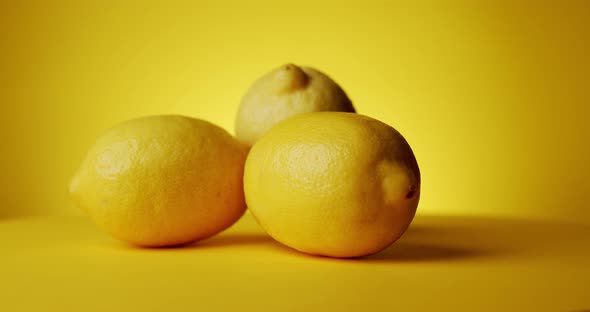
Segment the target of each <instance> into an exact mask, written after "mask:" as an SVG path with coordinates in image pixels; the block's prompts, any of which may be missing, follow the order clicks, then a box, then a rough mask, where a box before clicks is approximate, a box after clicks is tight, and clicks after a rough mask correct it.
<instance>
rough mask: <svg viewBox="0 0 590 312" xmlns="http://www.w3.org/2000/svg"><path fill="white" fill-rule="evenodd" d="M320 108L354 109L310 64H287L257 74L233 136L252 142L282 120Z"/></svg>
mask: <svg viewBox="0 0 590 312" xmlns="http://www.w3.org/2000/svg"><path fill="white" fill-rule="evenodd" d="M321 111H342V112H354V111H355V110H354V107H353V106H352V103H351V101H350V99H349V98H348V96H347V95H346V93H344V91H343V90H342V88H340V86H339V85H338V84H337V83H336V82H334V81H333V80H332V79H331V78H330V77H328V76H326V75H325V74H324V73H322V72H320V71H318V70H316V69H313V68H311V67H298V66H296V65H294V64H286V65H283V66H281V67H279V68H277V69H275V70H273V71H271V72H269V73H267V74H266V75H264V76H262V77H261V78H259V79H258V80H257V81H256V82H254V84H253V85H252V86H251V87H250V89H249V90H248V91H247V93H246V94H245V95H244V97H243V98H242V102H241V103H240V108H239V110H238V114H237V117H236V123H235V131H236V137H237V138H238V139H239V140H240V141H242V142H244V143H247V144H250V145H252V144H254V142H256V140H258V139H259V138H260V137H261V136H262V135H263V134H264V133H266V132H267V131H268V130H269V129H270V128H271V127H272V126H274V125H275V124H276V123H278V122H279V121H281V120H284V119H287V118H290V117H293V116H295V115H299V114H303V113H310V112H321Z"/></svg>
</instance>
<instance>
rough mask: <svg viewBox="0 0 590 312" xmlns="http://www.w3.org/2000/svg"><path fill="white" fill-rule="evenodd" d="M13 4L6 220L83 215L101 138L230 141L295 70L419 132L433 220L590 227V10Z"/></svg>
mask: <svg viewBox="0 0 590 312" xmlns="http://www.w3.org/2000/svg"><path fill="white" fill-rule="evenodd" d="M19 3H20V2H19ZM48 3H52V4H48ZM90 3H94V4H90ZM3 6H4V7H3V8H2V9H1V10H0V11H1V13H0V14H2V16H1V20H2V21H1V22H0V23H2V24H0V25H1V26H2V43H1V44H2V52H0V53H3V54H4V55H3V57H2V62H3V63H6V64H3V66H2V67H3V68H4V70H2V72H3V73H2V76H4V77H2V80H3V81H2V82H3V83H2V84H3V88H6V90H3V92H2V95H1V96H2V99H1V101H2V114H1V115H2V117H1V118H2V122H1V123H0V124H1V127H2V129H1V133H2V146H3V148H2V161H1V165H2V168H1V169H2V173H3V175H2V184H3V185H2V187H1V189H2V206H1V208H0V216H13V215H29V214H76V213H78V212H77V211H76V209H75V208H73V207H72V206H71V205H70V203H69V202H68V200H67V194H66V184H67V182H68V180H69V178H70V176H71V175H72V174H73V172H74V171H75V169H76V167H77V166H78V164H79V162H80V161H81V159H82V158H83V155H84V153H85V151H86V150H87V149H88V148H89V146H91V145H92V143H93V141H94V139H95V138H96V137H97V136H98V135H99V134H100V133H101V132H102V131H103V130H105V129H106V128H108V127H110V126H112V125H113V124H116V123H118V122H120V121H123V120H126V119H129V118H134V117H138V116H142V115H147V114H161V113H179V114H186V115H190V116H195V117H198V118H202V119H206V120H209V121H212V122H215V123H217V124H219V125H221V126H222V127H224V128H226V129H227V130H228V131H230V132H233V118H234V114H235V112H236V109H237V106H238V104H239V101H240V98H241V96H242V95H243V93H244V92H245V90H246V89H247V88H248V86H249V85H250V83H252V82H253V80H254V79H256V78H257V77H259V76H260V75H261V74H263V73H265V72H266V71H268V70H270V69H272V68H274V67H276V66H279V65H281V64H283V63H285V62H295V63H297V64H305V65H311V66H315V67H317V68H319V69H321V70H323V71H325V72H326V73H328V74H329V75H331V76H332V77H333V78H334V79H335V80H336V81H338V82H339V83H340V84H341V85H342V86H343V88H344V89H345V90H346V91H347V92H348V94H349V96H350V97H351V98H352V100H353V102H354V103H355V105H356V107H357V109H358V111H359V112H360V113H363V114H366V115H370V116H373V117H376V118H378V119H380V120H382V121H385V122H386V123H389V124H390V125H393V126H394V127H396V128H397V129H398V130H400V131H401V132H402V133H403V134H404V135H405V136H406V138H407V139H408V140H409V142H410V143H411V145H412V146H413V148H414V150H415V153H416V155H417V158H418V161H419V163H420V165H421V169H422V172H423V181H424V184H423V196H422V202H421V204H420V207H419V213H422V214H437V215H441V214H445V215H446V214H469V215H483V214H485V215H514V216H535V217H536V216H539V217H552V218H565V219H585V220H590V209H589V206H588V200H589V196H590V195H589V194H590V184H589V182H588V177H589V176H590V175H589V173H590V168H589V167H590V165H589V161H588V159H590V144H589V133H590V129H589V126H588V118H589V117H590V109H589V106H590V104H589V103H590V101H589V100H590V96H589V91H588V90H589V89H590V85H589V82H588V81H589V79H590V78H589V77H588V73H589V72H590V61H589V58H588V55H589V54H590V51H589V50H590V49H589V46H590V40H589V36H590V4H588V2H587V1H580V2H575V1H565V2H554V3H551V2H546V3H544V2H530V3H519V4H507V3H503V4H500V2H498V3H496V2H489V3H484V2H477V1H476V2H469V1H467V2H462V3H459V2H454V3H452V4H451V2H446V1H441V2H434V3H429V4H425V3H421V4H412V5H410V4H408V3H403V2H389V1H382V2H378V1H356V2H354V3H352V2H346V1H343V2H329V1H297V2H293V3H282V2H276V1H269V2H260V1H234V2H217V1H210V2H208V1H194V2H187V3H182V4H181V3H174V4H172V3H170V2H167V1H166V2H164V1H162V2H161V3H160V4H159V5H155V4H146V3H141V4H140V3H134V4H131V3H130V2H123V3H120V2H113V3H109V4H107V3H106V2H102V1H96V2H83V1H82V2H74V3H73V4H66V3H65V2H63V3H60V2H59V1H58V2H49V1H48V2H39V3H35V4H32V3H27V2H26V1H25V2H22V3H21V4H3Z"/></svg>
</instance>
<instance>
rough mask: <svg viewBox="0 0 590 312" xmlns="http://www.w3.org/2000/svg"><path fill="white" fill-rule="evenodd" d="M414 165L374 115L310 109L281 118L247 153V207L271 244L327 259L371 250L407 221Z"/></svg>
mask: <svg viewBox="0 0 590 312" xmlns="http://www.w3.org/2000/svg"><path fill="white" fill-rule="evenodd" d="M420 183H421V181H420V170H419V168H418V163H417V162H416V158H415V156H414V154H413V152H412V149H411V148H410V145H409V144H408V142H407V141H406V140H405V139H404V137H403V136H402V135H401V134H400V133H399V132H398V131H396V130H395V129H394V128H392V127H390V126H388V125H386V124H384V123H382V122H380V121H377V120H375V119H373V118H370V117H366V116H362V115H358V114H352V113H339V112H316V113H309V114H303V115H300V116H297V117H293V118H291V119H288V120H285V121H282V122H280V123H279V124H277V125H276V126H275V127H273V128H272V129H271V130H270V131H269V132H268V133H267V134H266V135H264V136H263V137H262V138H261V139H260V140H259V141H258V142H257V143H256V144H254V146H253V147H252V149H251V150H250V154H249V155H248V158H247V160H246V166H245V172H244V190H245V196H246V202H247V204H248V209H249V210H250V211H251V212H252V214H253V215H254V216H255V219H256V220H257V221H258V223H259V224H260V225H261V226H262V228H264V230H265V231H266V232H267V233H268V234H269V235H270V236H272V237H273V238H274V239H276V240H277V241H279V242H281V243H283V244H285V245H287V246H290V247H292V248H294V249H297V250H299V251H302V252H305V253H309V254H314V255H323V256H330V257H343V258H346V257H361V256H366V255H370V254H374V253H377V252H379V251H381V250H383V249H385V248H386V247H387V246H389V245H390V244H392V243H393V242H395V241H396V240H397V239H399V238H400V237H401V236H402V234H403V233H404V232H405V231H406V229H407V228H408V226H409V225H410V223H411V221H412V219H413V218H414V215H415V213H416V208H417V206H418V201H419V198H420Z"/></svg>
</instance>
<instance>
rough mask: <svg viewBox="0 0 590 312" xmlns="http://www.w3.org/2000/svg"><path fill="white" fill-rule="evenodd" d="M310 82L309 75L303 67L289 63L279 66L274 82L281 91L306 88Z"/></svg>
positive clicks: (286, 91)
mask: <svg viewBox="0 0 590 312" xmlns="http://www.w3.org/2000/svg"><path fill="white" fill-rule="evenodd" d="M308 82H309V76H308V75H307V74H306V73H305V72H304V71H303V69H301V67H299V66H297V65H295V64H293V63H287V64H285V65H283V66H281V67H279V68H278V70H277V71H276V74H275V77H274V79H273V83H274V84H275V88H276V90H277V92H279V93H288V92H293V91H295V90H297V89H302V88H304V87H305V86H306V85H307V83H308Z"/></svg>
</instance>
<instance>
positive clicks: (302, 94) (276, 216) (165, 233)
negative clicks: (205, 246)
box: [70, 64, 420, 257]
mask: <svg viewBox="0 0 590 312" xmlns="http://www.w3.org/2000/svg"><path fill="white" fill-rule="evenodd" d="M235 128H236V129H235V132H236V136H235V137H234V136H232V135H230V134H229V133H228V132H226V131H225V130H223V129H222V128H220V127H218V126H216V125H214V124H211V123H209V122H206V121H203V120H200V119H194V118H190V117H184V116H177V115H161V116H150V117H143V118H139V119H134V120H130V121H127V122H124V123H121V124H119V125H117V126H115V127H113V128H111V129H110V130H107V131H106V132H105V133H104V134H103V135H102V136H101V137H100V138H98V140H97V141H96V143H95V144H94V146H93V147H92V148H91V149H90V151H89V152H88V154H87V155H86V158H85V159H84V161H83V162H82V164H81V166H80V168H79V170H78V171H77V173H76V174H75V176H74V178H73V179H72V180H71V182H70V193H71V196H72V198H73V200H74V202H75V203H76V204H77V205H78V206H79V207H80V208H81V209H83V210H84V211H86V212H87V214H88V215H90V216H91V218H92V219H93V220H94V221H95V223H96V224H97V225H98V226H99V227H100V228H102V229H104V230H105V231H106V232H108V233H109V234H111V235H112V236H114V237H115V238H118V239H120V240H123V241H126V242H130V243H132V244H136V245H139V246H146V247H158V246H174V245H182V244H187V243H190V242H194V241H198V240H202V239H205V238H207V237H210V236H212V235H215V234H217V233H219V232H221V231H223V230H224V229H226V228H228V227H229V226H230V225H232V224H233V223H235V222H236V221H237V220H238V219H239V218H240V217H241V216H242V215H243V214H244V212H245V210H246V209H249V210H250V211H251V213H252V215H253V216H254V217H255V219H256V220H257V222H258V223H259V224H260V226H261V227H262V228H263V229H264V230H265V231H266V232H267V233H268V234H269V235H270V236H272V237H273V238H274V239H276V240H277V241H279V242H281V243H283V244H285V245H287V246H290V247H291V248H294V249H297V250H299V251H302V252H305V253H309V254H315V255H324V256H331V257H360V256H365V255H370V254H373V253H376V252H379V251H381V250H383V249H384V248H386V247H387V246H389V245H390V244H391V243H393V242H394V241H396V240H397V239H398V238H399V237H400V236H401V235H402V234H403V233H404V231H405V230H406V229H407V228H408V226H409V225H410V222H411V221H412V219H413V217H414V215H415V212H416V207H417V206H418V200H419V197H420V172H419V169H418V164H417V162H416V158H415V157H414V154H413V152H412V149H411V148H410V146H409V144H408V143H407V142H406V140H405V139H404V138H403V137H402V135H401V134H400V133H399V132H398V131H396V130H395V129H394V128H392V127H390V126H388V125H386V124H384V123H382V122H380V121H378V120H375V119H373V118H370V117H367V116H363V115H360V114H356V113H355V109H354V107H353V105H352V103H351V101H350V99H349V98H348V96H347V95H346V93H345V92H344V91H343V90H342V88H340V86H339V85H338V84H337V83H335V82H334V81H333V80H332V79H330V78H329V77H328V76H326V75H325V74H323V73H322V72H320V71H318V70H316V69H313V68H310V67H298V66H296V65H293V64H287V65H284V66H281V67H279V68H277V69H275V70H273V71H271V72H269V73H268V74H266V75H264V76H263V77H261V78H259V79H258V80H257V81H256V82H255V83H254V84H253V85H252V86H251V88H250V89H249V90H248V92H247V93H246V94H245V96H244V97H243V99H242V102H241V104H240V109H239V111H238V114H237V118H236V124H235ZM246 207H247V208H246Z"/></svg>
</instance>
